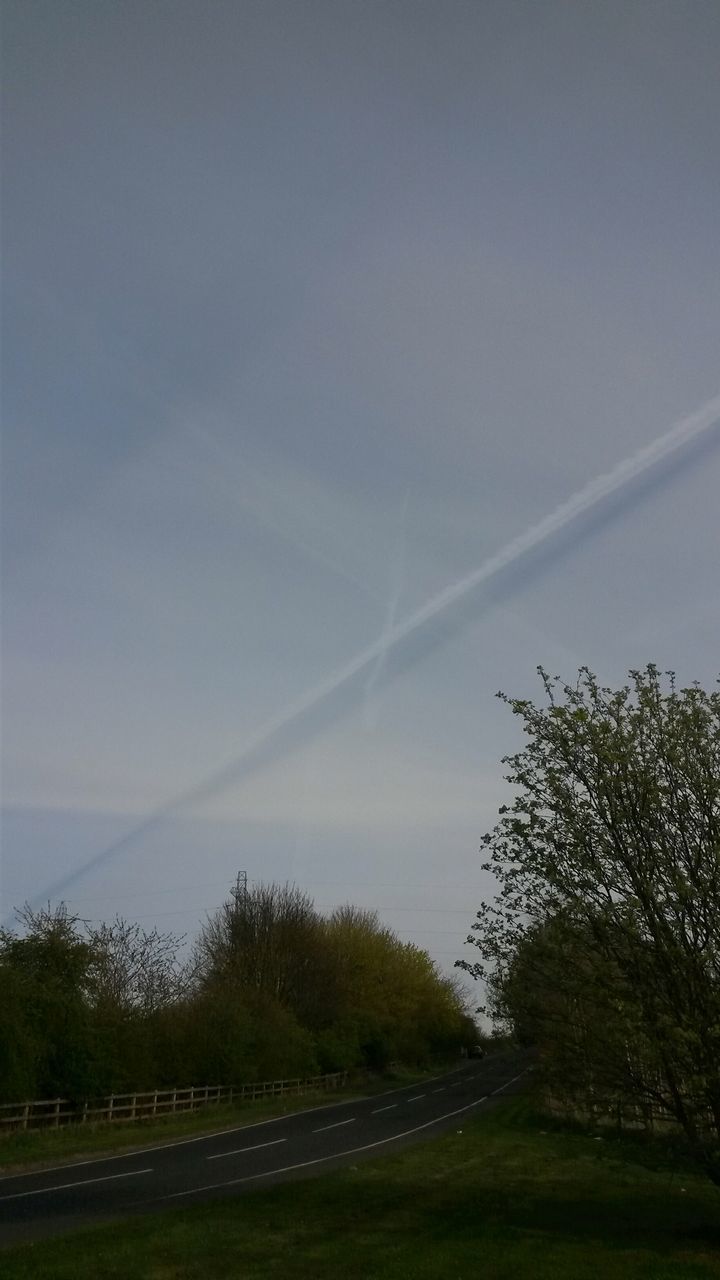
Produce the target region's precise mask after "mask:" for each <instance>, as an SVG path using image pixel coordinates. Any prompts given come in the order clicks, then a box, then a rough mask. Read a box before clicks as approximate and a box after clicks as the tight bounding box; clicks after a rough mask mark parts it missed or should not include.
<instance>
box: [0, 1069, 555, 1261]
mask: <svg viewBox="0 0 720 1280" xmlns="http://www.w3.org/2000/svg"><path fill="white" fill-rule="evenodd" d="M529 1066H530V1059H529V1057H528V1055H526V1054H522V1053H502V1054H497V1055H493V1056H492V1057H490V1058H486V1059H482V1060H480V1061H471V1062H466V1063H463V1065H462V1066H461V1067H458V1068H457V1069H455V1070H454V1071H450V1072H447V1073H445V1074H443V1075H440V1076H436V1077H434V1078H432V1079H428V1080H424V1081H423V1082H422V1083H421V1084H415V1085H408V1086H405V1087H403V1088H401V1089H390V1090H387V1091H386V1092H384V1093H380V1094H375V1095H374V1096H373V1097H369V1098H358V1099H356V1100H354V1101H350V1102H348V1101H343V1102H333V1103H329V1104H328V1105H326V1106H320V1107H312V1108H307V1109H306V1110H303V1111H296V1112H294V1113H291V1114H290V1115H286V1116H278V1117H276V1118H275V1119H274V1120H263V1121H259V1122H257V1123H254V1124H242V1125H237V1126H235V1127H233V1128H230V1129H223V1130H221V1131H219V1132H213V1133H209V1134H205V1135H202V1136H200V1137H192V1138H180V1139H175V1140H173V1141H172V1142H165V1143H160V1144H156V1145H154V1146H151V1147H147V1146H146V1147H139V1148H137V1149H134V1150H132V1151H126V1152H123V1153H122V1154H121V1155H112V1156H100V1157H96V1158H93V1159H91V1160H77V1161H72V1162H68V1163H65V1164H62V1165H58V1166H55V1167H53V1168H49V1169H43V1170H40V1171H36V1172H30V1173H16V1174H9V1175H7V1176H5V1177H3V1178H0V1244H3V1245H9V1244H16V1243H21V1242H23V1241H31V1240H38V1239H40V1238H42V1237H45V1236H48V1235H55V1234H60V1233H63V1232H66V1231H70V1230H73V1229H74V1228H77V1227H81V1226H87V1225H90V1224H92V1223H100V1222H108V1221H113V1220H117V1219H118V1218H122V1217H127V1216H130V1215H132V1214H135V1213H138V1212H148V1211H150V1212H152V1211H155V1212H157V1211H159V1210H162V1209H164V1208H171V1207H176V1208H177V1207H180V1206H182V1205H188V1204H197V1203H200V1202H201V1201H207V1200H212V1199H216V1198H218V1197H219V1196H227V1195H238V1194H239V1193H241V1192H243V1191H246V1190H249V1189H252V1188H254V1187H262V1186H267V1185H269V1184H272V1183H274V1182H283V1181H287V1180H289V1179H292V1178H299V1177H307V1176H311V1175H313V1174H318V1173H324V1172H327V1171H328V1170H332V1169H337V1168H341V1167H343V1166H344V1165H349V1164H357V1163H358V1162H359V1161H360V1160H365V1159H369V1158H371V1157H377V1156H379V1155H383V1154H385V1153H390V1152H394V1151H397V1150H399V1149H401V1148H402V1147H403V1146H407V1145H409V1144H410V1143H413V1142H420V1141H423V1140H424V1139H425V1140H426V1139H428V1138H432V1137H435V1136H437V1135H438V1134H440V1133H442V1132H443V1131H444V1130H446V1129H451V1128H452V1127H453V1126H454V1125H461V1124H462V1121H463V1118H465V1117H469V1116H471V1115H473V1114H477V1113H478V1112H482V1110H483V1108H487V1107H490V1106H492V1105H493V1103H495V1102H496V1101H500V1100H501V1099H502V1098H503V1097H507V1096H508V1095H509V1094H512V1093H514V1092H517V1091H519V1090H521V1089H522V1088H523V1085H524V1083H525V1080H526V1074H527V1071H528V1069H529Z"/></svg>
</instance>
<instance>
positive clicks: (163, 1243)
mask: <svg viewBox="0 0 720 1280" xmlns="http://www.w3.org/2000/svg"><path fill="white" fill-rule="evenodd" d="M2 1272H3V1278H4V1280H36V1278H37V1277H47V1278H48V1280H71V1278H72V1280H75V1278H76V1277H77V1276H102V1277H103V1280H105V1278H107V1280H114V1278H115V1277H118V1278H120V1277H122V1280H135V1278H137V1280H220V1278H221V1277H222V1278H223V1280H226V1278H229V1277H238V1278H239V1280H240V1278H241V1280H259V1278H260V1277H263V1278H265V1277H280V1276H282V1278H283V1280H300V1278H301V1277H302V1278H303V1280H306V1278H307V1280H336V1278H337V1276H339V1275H342V1276H343V1280H410V1278H411V1277H412V1280H438V1278H441V1280H444V1278H445V1277H448V1280H475V1277H477V1276H481V1277H482V1278H483V1280H517V1278H518V1277H521V1278H523V1277H528V1280H530V1278H531V1280H710V1278H717V1277H720V1194H719V1193H718V1191H717V1190H716V1189H715V1188H713V1187H712V1186H711V1185H710V1184H709V1183H707V1182H705V1181H704V1180H703V1179H701V1178H699V1177H697V1176H696V1175H694V1174H692V1173H689V1172H687V1171H683V1172H679V1171H678V1170H677V1169H676V1170H674V1171H673V1170H671V1169H669V1168H667V1167H663V1164H662V1161H659V1162H658V1167H655V1168H649V1167H648V1161H647V1159H645V1158H644V1157H643V1153H642V1152H641V1151H640V1149H639V1148H638V1149H636V1148H635V1147H634V1146H633V1145H632V1144H628V1143H625V1144H620V1143H614V1142H612V1141H606V1140H602V1141H599V1140H596V1139H594V1138H593V1137H592V1136H591V1135H587V1134H582V1133H578V1132H568V1131H563V1130H561V1129H560V1128H557V1127H556V1128H554V1129H547V1128H546V1127H543V1122H542V1121H541V1120H539V1119H537V1118H535V1117H534V1116H533V1114H532V1111H531V1109H530V1104H529V1103H528V1102H527V1101H526V1100H523V1099H520V1100H513V1101H511V1102H507V1103H505V1104H504V1105H503V1106H501V1107H498V1108H497V1109H496V1110H494V1111H491V1112H488V1113H487V1114H485V1115H481V1116H477V1117H476V1118H474V1119H473V1120H471V1121H470V1122H467V1121H464V1122H463V1124H462V1128H461V1130H459V1131H455V1132H452V1133H450V1134H447V1135H445V1136H444V1137H442V1138H439V1139H437V1140H435V1141H429V1142H426V1143H422V1144H419V1145H418V1146H415V1147H412V1148H410V1149H408V1150H406V1151H404V1152H402V1153H400V1154H398V1155H396V1156H393V1157H389V1158H387V1159H384V1160H375V1161H372V1162H368V1163H366V1164H360V1165H358V1166H357V1168H354V1169H348V1170H345V1171H343V1172H341V1173H338V1174H334V1175H330V1176H325V1177H323V1178H318V1179H316V1180H312V1181H304V1182H299V1183H295V1184H289V1185H286V1186H282V1187H277V1188H274V1189H267V1190H264V1191H254V1192H252V1193H249V1194H246V1195H244V1196H239V1197H238V1198H237V1199H233V1200H223V1201H219V1202H217V1203H215V1204H211V1205H207V1206H201V1207H197V1208H184V1209H183V1210H182V1211H175V1210H173V1211H170V1212H167V1213H165V1214H163V1215H162V1216H160V1215H153V1216H152V1217H144V1218H139V1219H134V1220H133V1221H131V1222H126V1223H124V1224H122V1226H120V1227H119V1226H114V1227H112V1228H97V1229H94V1230H92V1231H85V1232H82V1233H78V1234H76V1235H73V1236H69V1237H65V1238H63V1239H60V1240H55V1241H52V1242H49V1243H43V1244H36V1245H35V1246H32V1247H30V1246H28V1247H23V1248H17V1249H12V1250H8V1251H4V1252H3V1254H2Z"/></svg>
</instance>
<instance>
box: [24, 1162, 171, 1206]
mask: <svg viewBox="0 0 720 1280" xmlns="http://www.w3.org/2000/svg"><path fill="white" fill-rule="evenodd" d="M141 1173H152V1169H133V1170H132V1172H131V1173H109V1174H106V1176H105V1177H104V1178H84V1179H83V1180H82V1182H64V1183H62V1185H61V1186H59V1187H39V1188H38V1190H37V1191H16V1192H15V1193H14V1195H11V1196H0V1200H22V1199H24V1198H25V1196H49V1195H50V1193H51V1192H53V1191H69V1190H70V1188H71V1187H88V1186H92V1185H93V1184H94V1183H96V1182H115V1181H116V1179H117V1178H138V1177H139V1176H140V1174H141Z"/></svg>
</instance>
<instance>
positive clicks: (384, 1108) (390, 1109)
mask: <svg viewBox="0 0 720 1280" xmlns="http://www.w3.org/2000/svg"><path fill="white" fill-rule="evenodd" d="M396 1106H397V1102H390V1103H389V1104H388V1106H387V1107H376V1108H375V1110H374V1111H371V1112H370V1115H371V1116H379V1115H380V1112H381V1111H392V1109H393V1107H396Z"/></svg>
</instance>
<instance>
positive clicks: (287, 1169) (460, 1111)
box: [160, 1068, 527, 1201]
mask: <svg viewBox="0 0 720 1280" xmlns="http://www.w3.org/2000/svg"><path fill="white" fill-rule="evenodd" d="M526 1072H527V1068H526V1069H525V1071H521V1072H519V1074H518V1075H516V1076H513V1078H512V1080H508V1081H506V1083H505V1084H503V1085H501V1086H500V1088H499V1089H495V1090H494V1092H495V1093H500V1092H501V1091H502V1090H503V1089H507V1088H508V1086H509V1085H511V1084H514V1083H515V1081H516V1080H519V1079H520V1077H521V1076H524V1075H525V1074H526ZM484 1101H485V1099H484V1098H477V1099H476V1100H475V1102H469V1103H467V1105H466V1106H464V1107H458V1108H457V1109H456V1110H455V1111H446V1112H445V1115H442V1116H436V1117H435V1119H434V1120H426V1121H425V1123H424V1124H418V1125H415V1127H414V1128H413V1129H405V1130H404V1132H403V1133H393V1134H391V1135H390V1137H388V1138H380V1139H379V1141H378V1142H366V1143H365V1145H364V1146H362V1147H350V1148H349V1149H348V1150H346V1151H334V1152H332V1153H331V1154H330V1155H329V1156H317V1157H316V1158H315V1160H302V1161H301V1162H300V1163H299V1164H286V1165H284V1166H283V1168H281V1169H268V1170H267V1172H266V1173H251V1174H248V1175H247V1176H246V1177H244V1178H232V1179H231V1180H230V1181H228V1182H215V1183H212V1184H211V1185H210V1186H205V1187H191V1188H190V1190H189V1191H175V1192H173V1194H172V1195H169V1196H161V1197H160V1200H161V1201H165V1200H181V1199H183V1198H184V1197H185V1196H193V1195H198V1194H199V1193H200V1192H201V1191H217V1190H219V1189H220V1187H237V1186H240V1185H241V1184H242V1183H245V1182H258V1181H259V1180H260V1178H272V1177H274V1176H275V1175H276V1174H278V1173H291V1172H293V1171H294V1170H295V1169H307V1168H309V1167H310V1166H311V1165H315V1164H327V1162H328V1160H340V1159H342V1158H343V1156H354V1155H358V1154H359V1153H360V1152H361V1151H370V1150H372V1149H373V1148H374V1147H382V1146H385V1145H386V1144H387V1143H388V1142H397V1140H398V1139H399V1138H408V1137H409V1136H410V1135H411V1134H413V1133H420V1132H421V1131H422V1130H423V1129H429V1128H431V1126H432V1125H434V1124H439V1123H440V1122H441V1121H442V1120H450V1119H451V1117H452V1116H461V1115H464V1114H465V1112H466V1111H471V1110H472V1108H473V1107H477V1106H478V1103H480V1102H484Z"/></svg>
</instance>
